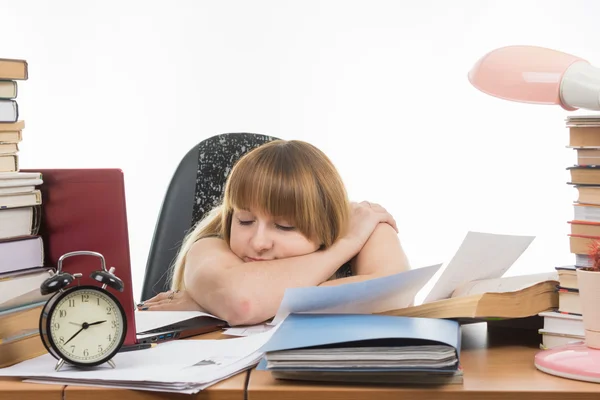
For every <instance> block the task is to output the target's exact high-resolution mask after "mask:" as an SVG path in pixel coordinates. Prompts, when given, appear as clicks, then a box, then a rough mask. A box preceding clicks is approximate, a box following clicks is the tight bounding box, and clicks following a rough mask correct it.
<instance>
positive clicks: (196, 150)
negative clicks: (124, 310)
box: [141, 133, 277, 300]
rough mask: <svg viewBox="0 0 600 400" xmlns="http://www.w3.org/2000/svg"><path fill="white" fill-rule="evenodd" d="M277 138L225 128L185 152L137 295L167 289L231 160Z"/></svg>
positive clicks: (220, 187) (213, 201)
mask: <svg viewBox="0 0 600 400" xmlns="http://www.w3.org/2000/svg"><path fill="white" fill-rule="evenodd" d="M276 139H277V138H275V137H272V136H266V135H261V134H256V133H224V134H221V135H216V136H213V137H210V138H208V139H206V140H203V141H202V142H200V143H199V144H198V145H196V146H194V147H193V148H192V149H191V150H190V151H189V152H188V153H187V154H186V155H185V156H184V157H183V159H182V160H181V162H180V163H179V166H178V167H177V169H176V170H175V173H174V174H173V177H172V178H171V182H170V184H169V187H168V188H167V193H166V195H165V198H164V200H163V204H162V207H161V210H160V213H159V216H158V220H157V223H156V227H155V230H154V236H153V238H152V244H151V245H150V252H149V254H148V261H147V263H146V273H145V276H144V283H143V287H142V297H141V300H147V299H149V298H151V297H153V296H154V295H156V294H157V293H159V292H162V291H165V290H168V288H169V287H168V278H169V276H170V274H171V266H172V264H173V261H174V260H175V257H176V256H177V252H178V251H179V248H180V247H181V243H182V241H183V238H184V237H185V235H186V233H188V232H189V231H190V229H192V228H193V227H194V226H195V225H196V223H198V222H199V221H201V220H202V218H204V216H205V215H207V214H208V213H209V212H210V210H212V209H213V208H214V207H215V206H217V205H219V204H220V203H221V200H222V196H223V189H224V187H225V182H226V180H227V176H228V175H229V172H230V171H231V169H232V167H233V165H234V164H235V163H236V162H237V161H238V160H239V159H240V157H241V156H243V155H244V154H246V153H247V152H248V151H250V150H252V149H254V148H256V147H258V146H260V145H262V144H264V143H267V142H270V141H272V140H276Z"/></svg>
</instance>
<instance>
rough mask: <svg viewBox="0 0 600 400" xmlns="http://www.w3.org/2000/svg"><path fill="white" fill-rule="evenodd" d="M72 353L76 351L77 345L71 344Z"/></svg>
mask: <svg viewBox="0 0 600 400" xmlns="http://www.w3.org/2000/svg"><path fill="white" fill-rule="evenodd" d="M71 353H75V346H73V345H71Z"/></svg>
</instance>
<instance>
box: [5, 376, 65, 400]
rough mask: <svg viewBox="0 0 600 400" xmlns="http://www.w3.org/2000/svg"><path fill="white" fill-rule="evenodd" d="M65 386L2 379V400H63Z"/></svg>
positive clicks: (16, 379)
mask: <svg viewBox="0 0 600 400" xmlns="http://www.w3.org/2000/svg"><path fill="white" fill-rule="evenodd" d="M64 389H65V386H64V385H41V384H39V383H24V382H21V380H20V379H18V378H0V400H14V399H17V400H37V399H44V400H46V399H47V400H62V398H63V397H62V396H63V391H64Z"/></svg>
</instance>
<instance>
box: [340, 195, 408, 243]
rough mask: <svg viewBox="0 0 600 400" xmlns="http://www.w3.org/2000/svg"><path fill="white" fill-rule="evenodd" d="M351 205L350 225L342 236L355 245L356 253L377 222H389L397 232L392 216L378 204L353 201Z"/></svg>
mask: <svg viewBox="0 0 600 400" xmlns="http://www.w3.org/2000/svg"><path fill="white" fill-rule="evenodd" d="M351 206H352V210H351V214H350V226H349V229H348V233H347V234H346V235H345V236H344V238H345V239H349V240H350V241H351V242H352V243H353V244H354V245H355V246H357V253H358V252H359V251H360V250H361V249H362V248H363V246H364V245H365V243H366V242H367V240H368V239H369V237H370V236H371V234H372V233H373V231H374V230H375V228H376V227H377V225H378V224H380V223H387V224H390V225H391V226H392V228H394V230H395V231H396V232H398V227H397V226H396V220H395V219H394V217H392V215H391V214H390V213H389V212H387V210H386V209H385V208H383V207H382V206H380V205H379V204H376V203H370V202H368V201H362V202H360V203H354V202H353V203H351Z"/></svg>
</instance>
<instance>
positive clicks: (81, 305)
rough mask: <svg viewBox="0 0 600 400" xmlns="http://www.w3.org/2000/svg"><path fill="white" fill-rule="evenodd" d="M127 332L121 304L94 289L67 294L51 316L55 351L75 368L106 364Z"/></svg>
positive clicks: (112, 297)
mask: <svg viewBox="0 0 600 400" xmlns="http://www.w3.org/2000/svg"><path fill="white" fill-rule="evenodd" d="M125 330H126V326H125V320H124V317H123V311H122V308H121V306H120V304H119V303H118V302H117V301H116V300H115V298H114V296H112V295H111V294H110V293H108V292H106V291H102V290H99V289H97V288H94V287H79V288H75V289H72V290H69V291H67V292H66V293H65V294H64V295H63V296H62V297H61V298H60V299H58V300H57V302H56V304H55V306H54V307H53V309H52V312H51V315H48V336H49V338H50V340H51V342H52V343H53V344H54V348H55V350H57V351H58V352H59V355H60V356H61V358H63V359H65V361H70V362H72V363H74V364H98V363H99V362H101V361H106V360H107V359H108V358H110V357H112V355H113V354H114V353H116V352H117V351H118V349H119V347H120V346H121V344H122V343H123V340H124V339H125Z"/></svg>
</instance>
